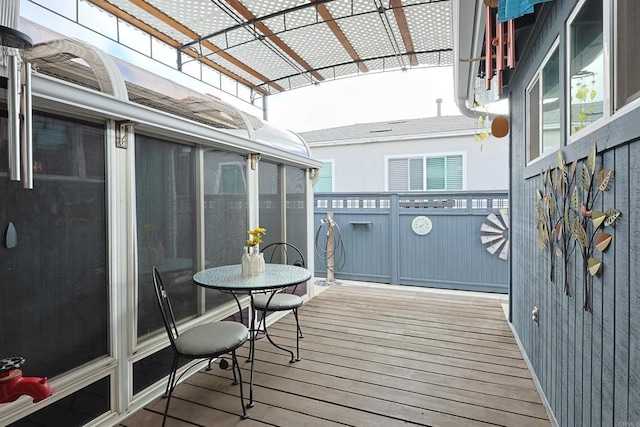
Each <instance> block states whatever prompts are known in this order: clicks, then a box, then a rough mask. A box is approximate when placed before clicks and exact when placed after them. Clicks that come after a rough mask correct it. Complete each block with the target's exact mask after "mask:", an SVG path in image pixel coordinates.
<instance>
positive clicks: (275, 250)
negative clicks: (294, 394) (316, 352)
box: [253, 242, 306, 363]
mask: <svg viewBox="0 0 640 427" xmlns="http://www.w3.org/2000/svg"><path fill="white" fill-rule="evenodd" d="M260 252H262V254H263V256H264V258H265V262H267V263H281V264H289V265H296V266H298V267H303V268H306V264H305V261H304V256H303V255H302V252H300V249H298V248H297V247H295V246H294V245H292V244H290V243H284V242H276V243H271V244H269V245H267V246H265V247H264V248H262V250H261V251H260ZM298 285H299V284H296V285H293V286H290V287H289V288H286V289H282V290H279V291H277V292H276V293H266V294H257V295H255V296H254V297H253V308H254V310H257V311H261V312H262V318H261V319H260V323H259V324H258V330H260V327H261V325H262V327H263V330H264V334H265V335H266V337H267V339H268V340H269V341H270V342H271V344H273V345H274V346H276V347H277V348H279V349H281V350H284V351H286V352H288V353H289V354H291V360H290V362H291V363H293V362H296V361H298V360H300V338H304V335H303V334H302V330H301V329H300V322H299V321H298V308H299V307H300V306H302V303H303V300H302V297H300V296H298V295H296V294H295V291H296V289H297V287H298ZM289 310H291V311H292V312H293V316H294V317H295V319H296V354H295V356H294V354H293V352H292V351H291V350H289V349H286V348H283V347H281V346H279V345H278V344H276V343H275V342H273V340H272V339H271V337H270V336H269V333H268V331H267V324H266V317H267V312H273V311H289Z"/></svg>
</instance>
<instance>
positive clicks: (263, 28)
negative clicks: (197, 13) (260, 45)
mask: <svg viewBox="0 0 640 427" xmlns="http://www.w3.org/2000/svg"><path fill="white" fill-rule="evenodd" d="M227 3H229V5H230V6H231V7H232V8H234V9H235V10H236V11H237V12H238V13H239V14H240V15H242V17H243V18H244V19H246V20H247V21H254V20H255V21H256V22H255V24H254V27H255V28H256V29H257V30H258V31H260V32H261V33H262V35H264V36H265V38H268V39H269V40H270V41H271V42H272V43H273V44H275V45H276V46H278V47H279V48H280V50H282V51H283V52H284V53H286V54H287V55H289V56H290V57H291V58H292V59H293V60H294V61H296V62H297V63H298V64H299V65H300V66H301V67H302V68H304V69H305V70H307V71H308V72H309V73H311V75H312V76H313V77H314V78H315V79H316V80H319V81H323V80H324V77H323V76H322V74H320V73H318V72H317V71H315V69H314V68H313V67H312V66H311V65H310V64H309V63H308V62H307V61H305V60H304V59H303V58H302V57H301V56H300V55H298V53H297V52H296V51H295V50H293V49H292V48H291V47H290V46H289V45H287V44H286V43H285V42H284V41H283V40H282V39H281V38H280V37H278V36H276V35H274V34H273V31H271V29H270V28H269V27H268V26H267V24H265V23H264V22H261V21H257V19H258V17H257V16H255V15H254V14H253V13H251V11H250V10H249V9H247V8H246V7H245V6H244V5H243V4H242V3H241V2H240V1H238V0H227Z"/></svg>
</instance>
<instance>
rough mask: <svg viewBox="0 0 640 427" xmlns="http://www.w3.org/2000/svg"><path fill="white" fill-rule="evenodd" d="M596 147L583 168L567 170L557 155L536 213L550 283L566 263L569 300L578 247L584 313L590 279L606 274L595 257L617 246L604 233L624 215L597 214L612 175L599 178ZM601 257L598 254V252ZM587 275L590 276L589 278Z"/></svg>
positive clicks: (613, 212)
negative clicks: (557, 259)
mask: <svg viewBox="0 0 640 427" xmlns="http://www.w3.org/2000/svg"><path fill="white" fill-rule="evenodd" d="M596 154H597V150H596V145H595V144H594V145H593V146H592V147H591V150H590V151H589V155H588V157H587V159H586V161H584V162H582V164H581V165H580V168H579V169H580V171H579V173H578V161H577V159H576V160H574V162H573V163H572V164H571V166H570V167H569V168H567V166H566V165H565V162H564V158H563V156H562V153H561V152H560V151H558V154H557V163H558V165H557V167H556V168H554V169H550V168H549V169H547V170H544V171H542V172H541V174H540V177H541V181H542V189H541V190H540V189H539V190H537V194H536V195H537V198H538V203H537V205H536V212H537V215H538V221H537V225H536V227H537V228H538V245H539V246H540V248H542V249H547V250H548V253H549V264H550V280H551V281H552V282H554V283H555V257H556V256H557V257H562V258H563V261H564V277H563V279H564V292H565V294H566V295H570V289H569V282H568V277H567V276H568V271H569V268H568V267H569V259H570V257H571V255H572V254H573V251H574V250H575V248H576V244H577V245H579V248H580V254H581V256H582V261H583V271H584V273H585V274H583V301H584V304H583V308H584V310H589V309H590V305H589V298H590V296H589V277H593V276H595V275H597V274H599V273H600V271H601V270H602V260H601V259H599V258H598V254H597V252H600V253H602V252H604V251H606V250H607V248H608V247H609V244H610V243H611V241H612V240H613V235H612V234H611V233H609V232H605V231H604V230H605V228H607V227H610V226H613V225H614V223H615V221H616V220H617V219H618V218H619V217H620V211H618V210H617V209H615V208H613V207H610V208H608V209H606V211H605V212H602V211H599V210H597V209H595V206H596V202H597V200H598V198H599V197H600V196H601V195H602V193H603V192H605V191H607V190H608V189H609V184H610V183H611V180H612V177H613V170H611V169H601V170H599V171H598V172H597V173H596ZM596 251H597V252H596ZM586 273H589V274H586Z"/></svg>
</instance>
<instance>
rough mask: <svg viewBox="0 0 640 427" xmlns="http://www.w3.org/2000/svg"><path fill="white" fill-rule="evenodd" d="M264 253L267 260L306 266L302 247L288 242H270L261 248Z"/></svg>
mask: <svg viewBox="0 0 640 427" xmlns="http://www.w3.org/2000/svg"><path fill="white" fill-rule="evenodd" d="M260 252H262V253H263V256H264V260H265V262H269V263H279V264H289V265H297V266H298V267H305V266H306V263H305V262H304V256H302V252H300V249H298V248H297V247H295V246H294V245H292V244H291V243H286V242H276V243H270V244H268V245H267V246H265V247H264V248H262V249H261V250H260Z"/></svg>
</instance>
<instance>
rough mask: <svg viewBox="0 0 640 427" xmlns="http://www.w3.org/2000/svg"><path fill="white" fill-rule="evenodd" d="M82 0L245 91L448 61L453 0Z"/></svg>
mask: <svg viewBox="0 0 640 427" xmlns="http://www.w3.org/2000/svg"><path fill="white" fill-rule="evenodd" d="M88 1H89V2H90V3H92V4H93V5H95V6H97V7H98V8H101V9H103V10H105V11H107V12H108V13H110V14H112V15H114V16H115V17H117V19H118V20H119V22H120V21H124V22H126V23H127V24H129V25H131V26H133V27H135V28H137V29H138V30H140V31H142V32H144V33H146V34H149V35H150V36H151V37H152V38H154V39H157V40H158V41H160V42H163V43H164V44H166V45H168V46H170V47H171V48H172V49H174V50H175V53H176V63H175V66H176V67H177V68H178V69H182V68H183V67H184V66H185V64H188V63H189V62H193V61H197V62H198V63H199V64H201V65H202V67H208V68H210V69H214V70H217V71H218V72H220V73H221V74H222V75H224V76H227V77H229V78H231V79H233V80H234V81H236V82H238V83H239V84H241V85H244V86H246V87H247V88H249V89H250V90H251V91H252V96H265V95H270V94H275V93H279V92H282V91H285V90H289V89H295V88H298V87H302V86H306V85H311V84H317V83H320V82H323V81H328V80H332V79H337V78H342V77H348V76H354V75H358V74H362V73H368V72H380V71H390V70H399V69H402V70H406V69H409V68H417V67H435V66H450V65H452V63H453V33H452V1H451V0H412V1H401V0H388V1H383V0H310V1H300V0H282V1H280V0H279V1H275V0H269V1H264V0H226V1H225V0H181V1H174V0H88ZM120 37H121V36H120V35H119V38H120Z"/></svg>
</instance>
